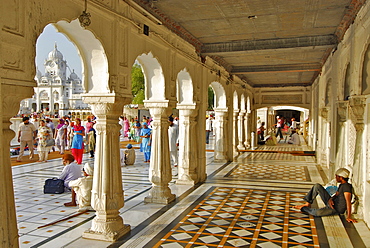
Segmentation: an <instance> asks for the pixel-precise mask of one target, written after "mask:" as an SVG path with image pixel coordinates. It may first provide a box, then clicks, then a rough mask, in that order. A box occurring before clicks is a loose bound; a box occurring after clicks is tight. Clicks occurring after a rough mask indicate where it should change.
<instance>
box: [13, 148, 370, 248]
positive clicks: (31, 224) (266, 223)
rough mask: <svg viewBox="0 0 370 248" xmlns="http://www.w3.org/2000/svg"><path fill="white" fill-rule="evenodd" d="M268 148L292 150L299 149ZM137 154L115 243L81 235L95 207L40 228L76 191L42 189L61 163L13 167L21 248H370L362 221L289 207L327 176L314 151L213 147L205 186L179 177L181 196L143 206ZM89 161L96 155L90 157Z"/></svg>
mask: <svg viewBox="0 0 370 248" xmlns="http://www.w3.org/2000/svg"><path fill="white" fill-rule="evenodd" d="M207 149H208V148H207ZM261 149H269V150H277V151H279V150H280V151H287V150H291V149H292V146H291V145H289V146H288V145H286V144H279V145H278V146H275V147H273V148H272V147H265V148H261ZM299 149H300V150H302V149H303V150H304V149H306V147H303V146H301V147H299ZM294 150H298V147H297V149H294ZM136 154H137V163H136V164H135V165H134V166H129V167H128V166H124V167H122V175H123V181H124V183H123V187H124V190H125V192H124V194H125V206H124V208H122V209H121V215H122V217H123V218H124V221H125V224H129V225H131V230H132V231H131V233H130V234H129V236H127V237H124V238H123V239H121V240H119V241H117V242H116V243H114V244H111V243H107V242H102V241H93V240H85V239H82V238H81V234H82V232H83V231H85V230H87V229H88V228H89V227H90V225H91V220H92V218H93V217H94V212H88V213H85V214H83V215H80V216H77V217H74V218H72V219H69V220H67V221H63V222H59V223H57V224H55V225H52V226H49V227H45V228H40V229H37V227H39V226H41V225H44V224H47V223H50V222H53V221H56V220H59V219H61V218H64V217H67V216H69V215H72V214H75V213H76V212H75V211H76V209H75V208H67V207H64V206H63V203H64V202H67V201H69V199H70V195H69V194H67V193H65V194H61V195H44V194H43V193H42V188H43V184H44V181H45V179H46V178H50V177H53V176H57V175H58V174H59V173H60V172H61V170H62V165H61V160H60V159H57V160H53V161H51V162H49V163H46V164H45V163H44V164H43V163H31V164H25V165H18V166H13V175H14V176H13V178H14V185H15V186H14V190H15V197H16V206H17V216H18V225H19V234H20V236H21V237H20V245H21V247H171V248H175V247H262V248H265V247H267V248H270V247H346V248H350V247H356V248H359V247H366V245H367V247H370V232H369V229H368V228H367V227H366V225H365V224H364V223H363V222H362V221H359V223H357V224H354V225H353V224H347V223H346V222H345V221H344V220H343V218H340V217H339V216H331V217H324V218H313V217H311V216H308V215H305V214H302V213H298V212H295V211H292V210H290V206H291V205H294V204H299V203H301V202H302V197H303V196H304V193H305V192H306V191H307V190H308V189H309V188H310V187H311V186H312V185H313V184H314V183H316V182H318V183H323V182H324V181H326V180H327V179H326V178H325V177H324V176H325V175H324V173H322V170H321V168H320V167H318V166H317V165H316V164H315V162H314V157H312V156H294V155H291V154H288V153H264V152H257V153H243V154H242V155H241V156H240V157H239V159H238V161H235V162H232V163H227V164H222V163H215V162H213V153H211V152H207V174H208V178H207V181H206V183H204V184H201V185H197V186H195V187H191V186H184V185H176V184H175V181H176V179H177V177H176V176H174V177H173V180H172V181H171V183H170V187H171V190H172V192H173V193H174V194H176V195H177V197H178V199H177V201H176V202H174V203H172V204H170V205H168V206H164V205H160V204H144V203H143V198H144V197H145V196H146V195H147V191H148V189H149V188H150V186H151V184H150V183H149V182H148V179H147V178H148V164H145V163H143V162H142V161H143V156H142V154H141V153H140V152H139V151H138V150H136ZM84 162H92V160H91V159H89V158H87V155H86V157H85V158H84ZM176 170H177V168H174V169H173V174H174V175H175V174H177V171H176ZM318 204H319V205H320V204H322V203H320V201H318ZM360 237H361V238H360Z"/></svg>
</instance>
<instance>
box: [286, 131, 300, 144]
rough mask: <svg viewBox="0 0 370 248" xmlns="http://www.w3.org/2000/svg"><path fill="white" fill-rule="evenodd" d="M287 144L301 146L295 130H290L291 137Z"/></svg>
mask: <svg viewBox="0 0 370 248" xmlns="http://www.w3.org/2000/svg"><path fill="white" fill-rule="evenodd" d="M288 143H289V144H293V145H300V144H301V141H300V140H299V135H298V134H297V131H296V130H292V136H291V137H290V139H289V140H288Z"/></svg>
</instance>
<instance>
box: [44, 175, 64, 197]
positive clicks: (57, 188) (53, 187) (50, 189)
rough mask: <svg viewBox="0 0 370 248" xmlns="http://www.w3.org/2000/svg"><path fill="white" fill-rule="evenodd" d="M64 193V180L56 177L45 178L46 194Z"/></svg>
mask: <svg viewBox="0 0 370 248" xmlns="http://www.w3.org/2000/svg"><path fill="white" fill-rule="evenodd" d="M62 193H64V180H63V179H58V178H56V177H54V178H51V179H47V180H45V185H44V194H62Z"/></svg>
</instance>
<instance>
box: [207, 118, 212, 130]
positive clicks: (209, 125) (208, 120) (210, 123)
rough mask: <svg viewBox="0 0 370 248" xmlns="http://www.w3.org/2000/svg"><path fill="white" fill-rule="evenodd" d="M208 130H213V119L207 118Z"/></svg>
mask: <svg viewBox="0 0 370 248" xmlns="http://www.w3.org/2000/svg"><path fill="white" fill-rule="evenodd" d="M206 131H212V121H211V119H209V118H208V119H206Z"/></svg>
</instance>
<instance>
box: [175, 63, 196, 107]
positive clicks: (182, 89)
mask: <svg viewBox="0 0 370 248" xmlns="http://www.w3.org/2000/svg"><path fill="white" fill-rule="evenodd" d="M177 101H178V103H179V104H183V105H193V104H195V103H194V92H193V80H192V78H191V76H190V74H189V72H188V71H187V69H186V68H185V69H183V70H181V71H180V72H179V73H178V74H177Z"/></svg>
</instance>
